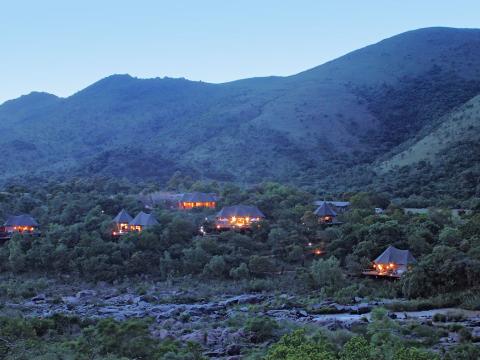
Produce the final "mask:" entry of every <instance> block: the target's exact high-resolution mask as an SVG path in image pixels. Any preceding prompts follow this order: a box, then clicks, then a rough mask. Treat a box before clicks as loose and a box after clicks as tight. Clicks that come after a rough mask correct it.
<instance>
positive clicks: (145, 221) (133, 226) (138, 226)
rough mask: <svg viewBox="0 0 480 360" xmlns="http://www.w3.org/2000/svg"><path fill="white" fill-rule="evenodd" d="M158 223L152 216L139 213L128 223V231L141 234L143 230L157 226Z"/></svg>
mask: <svg viewBox="0 0 480 360" xmlns="http://www.w3.org/2000/svg"><path fill="white" fill-rule="evenodd" d="M157 224H158V221H157V219H155V217H154V216H153V215H152V214H147V213H144V212H143V211H140V212H139V213H138V215H137V216H135V218H134V219H133V220H132V221H130V223H129V230H130V231H138V232H141V231H142V230H144V229H147V228H149V227H151V226H154V225H157Z"/></svg>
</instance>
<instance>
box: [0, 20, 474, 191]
mask: <svg viewBox="0 0 480 360" xmlns="http://www.w3.org/2000/svg"><path fill="white" fill-rule="evenodd" d="M477 94H480V30H473V29H449V28H428V29H421V30H415V31H410V32H407V33H404V34H400V35H397V36H394V37H392V38H390V39H386V40H383V41H381V42H379V43H377V44H374V45H371V46H368V47H366V48H363V49H360V50H357V51H354V52H352V53H350V54H347V55H345V56H343V57H341V58H339V59H336V60H333V61H331V62H328V63H326V64H323V65H320V66H318V67H316V68H313V69H310V70H308V71H305V72H302V73H300V74H297V75H293V76H289V77H267V78H254V79H245V80H239V81H235V82H230V83H224V84H208V83H204V82H193V81H188V80H185V79H171V78H163V79H159V78H156V79H137V78H133V77H131V76H129V75H113V76H110V77H108V78H105V79H103V80H100V81H98V82H97V83H95V84H93V85H91V86H89V87H87V88H86V89H84V90H82V91H80V92H78V93H76V94H74V95H73V96H71V97H68V98H65V99H61V98H57V97H55V96H53V95H48V94H42V93H32V94H30V95H27V96H23V97H21V98H19V99H16V100H12V101H8V102H6V103H4V104H3V105H0V131H2V133H3V134H8V136H3V137H1V138H0V146H1V147H2V150H3V151H2V152H1V153H0V161H1V162H2V164H3V169H4V171H3V172H2V175H1V176H0V179H1V180H7V179H9V178H12V177H18V176H21V177H25V176H27V175H28V176H42V177H43V176H49V177H51V176H60V177H69V176H72V175H80V176H92V175H106V176H115V177H119V176H125V177H128V178H134V179H135V178H137V179H140V178H141V179H146V178H152V179H156V180H159V181H161V182H164V181H166V179H168V178H169V177H170V176H171V175H172V174H173V173H174V172H175V171H181V172H182V173H186V174H190V175H191V176H193V177H195V178H209V179H215V180H222V181H223V180H225V181H235V182H239V183H257V182H259V181H262V180H268V179H275V180H280V181H290V182H296V183H299V184H302V185H310V186H315V185H319V186H321V187H322V188H325V189H329V191H336V190H338V188H341V187H343V188H345V189H348V188H349V187H351V186H354V185H358V186H364V185H365V184H368V183H371V180H372V179H371V174H373V173H372V172H371V171H370V170H368V167H370V166H371V165H370V164H374V163H376V162H378V161H385V160H387V159H389V158H390V157H391V156H393V155H395V154H396V153H397V152H398V151H401V146H402V144H408V143H410V142H411V141H412V139H414V138H416V137H417V136H419V135H421V134H423V133H424V132H426V131H428V129H431V128H434V127H435V126H437V125H438V123H439V121H441V120H439V119H443V118H444V116H445V115H446V114H447V113H449V112H450V111H452V110H453V109H455V108H456V107H458V106H461V105H462V104H464V103H465V102H467V101H468V100H470V99H471V98H473V97H474V96H476V95H477ZM399 146H400V148H399ZM405 146H406V145H405ZM365 169H367V171H365ZM346 171H350V172H352V171H353V172H354V173H355V174H357V173H358V174H360V173H361V174H363V175H362V176H361V178H360V177H357V176H352V177H349V178H345V177H344V176H342V175H343V174H345V172H346Z"/></svg>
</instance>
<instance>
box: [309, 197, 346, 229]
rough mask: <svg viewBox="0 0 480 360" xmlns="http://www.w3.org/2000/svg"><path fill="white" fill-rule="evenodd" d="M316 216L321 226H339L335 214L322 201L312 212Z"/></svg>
mask: <svg viewBox="0 0 480 360" xmlns="http://www.w3.org/2000/svg"><path fill="white" fill-rule="evenodd" d="M313 213H314V214H315V215H317V216H318V221H319V222H320V223H321V224H339V223H340V222H338V221H337V212H336V211H335V210H333V209H332V208H331V207H330V205H328V203H327V202H326V201H324V202H323V203H322V204H321V205H320V206H319V207H318V208H317V209H316V210H315V211H314V212H313Z"/></svg>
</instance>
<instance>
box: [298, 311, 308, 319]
mask: <svg viewBox="0 0 480 360" xmlns="http://www.w3.org/2000/svg"><path fill="white" fill-rule="evenodd" d="M297 315H298V316H301V317H307V316H308V313H307V312H306V311H305V310H302V309H301V310H297Z"/></svg>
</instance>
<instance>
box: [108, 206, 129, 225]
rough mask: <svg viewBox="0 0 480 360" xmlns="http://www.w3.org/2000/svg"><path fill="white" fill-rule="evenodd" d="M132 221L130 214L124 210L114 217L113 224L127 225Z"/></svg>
mask: <svg viewBox="0 0 480 360" xmlns="http://www.w3.org/2000/svg"><path fill="white" fill-rule="evenodd" d="M132 220H133V218H132V217H131V216H130V214H129V213H128V212H127V211H126V210H125V209H122V210H120V212H119V213H118V215H117V216H115V218H114V219H113V222H114V223H116V224H128V223H129V222H130V221H132Z"/></svg>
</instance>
